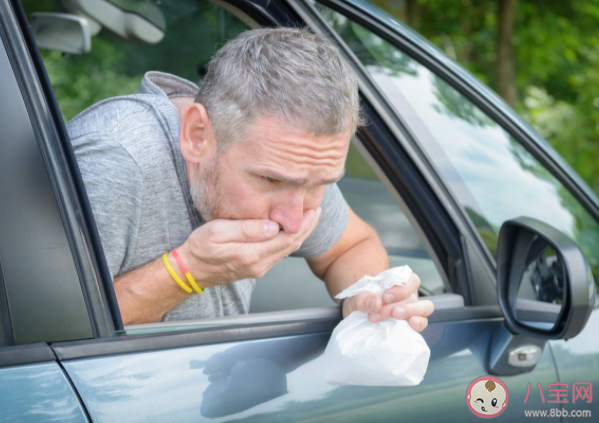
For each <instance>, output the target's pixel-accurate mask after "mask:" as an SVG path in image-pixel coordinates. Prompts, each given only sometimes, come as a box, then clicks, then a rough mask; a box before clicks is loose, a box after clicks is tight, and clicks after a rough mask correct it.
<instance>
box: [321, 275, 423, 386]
mask: <svg viewBox="0 0 599 423" xmlns="http://www.w3.org/2000/svg"><path fill="white" fill-rule="evenodd" d="M411 274H412V269H410V267H409V266H407V265H406V266H400V267H394V268H392V269H389V270H385V271H384V272H381V273H379V274H378V275H377V276H374V277H372V276H365V277H363V278H362V279H360V280H359V281H358V282H356V283H355V284H353V285H352V286H350V287H348V288H347V289H345V290H343V291H342V292H340V293H339V294H338V295H336V296H335V298H337V299H342V298H348V297H353V296H354V295H358V294H360V293H362V292H371V293H373V294H376V295H378V296H379V297H382V295H383V292H385V291H386V290H387V289H389V288H391V287H392V286H393V285H403V284H404V283H406V282H408V281H409V279H410V275H411ZM429 358H430V349H429V347H428V345H427V344H426V341H425V340H424V338H423V337H422V335H420V333H418V332H417V331H415V330H414V329H412V327H411V326H410V325H409V323H408V321H407V320H395V319H393V318H389V319H388V320H385V321H382V322H378V323H371V322H370V321H369V320H368V315H367V314H366V313H363V312H361V311H354V312H353V313H351V314H350V315H349V316H347V317H346V318H345V319H343V320H342V321H341V323H339V324H338V325H337V327H336V328H335V330H334V331H333V334H332V335H331V339H330V340H329V343H328V345H327V347H326V350H325V352H324V360H325V363H326V364H325V366H326V367H325V368H326V374H325V379H326V381H327V382H328V383H330V384H333V385H365V386H415V385H418V384H419V383H420V382H422V379H423V378H424V374H425V373H426V369H427V367H428V360H429Z"/></svg>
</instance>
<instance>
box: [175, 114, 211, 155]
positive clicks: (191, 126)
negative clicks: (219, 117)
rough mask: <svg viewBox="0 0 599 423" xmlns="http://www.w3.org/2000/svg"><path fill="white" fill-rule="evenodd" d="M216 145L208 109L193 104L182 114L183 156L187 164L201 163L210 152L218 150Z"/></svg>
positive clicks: (180, 142)
mask: <svg viewBox="0 0 599 423" xmlns="http://www.w3.org/2000/svg"><path fill="white" fill-rule="evenodd" d="M215 143H216V140H215V139H214V132H213V130H212V125H211V124H210V119H209V118H208V112H206V108H205V107H204V106H203V105H201V104H199V103H193V104H192V105H191V106H189V108H187V110H185V111H184V112H183V113H182V114H181V133H180V134H179V146H180V148H181V155H182V156H183V158H184V159H185V161H187V162H190V163H199V162H200V161H201V160H202V158H204V157H206V155H207V154H208V155H209V154H210V151H213V150H215V149H216V145H215Z"/></svg>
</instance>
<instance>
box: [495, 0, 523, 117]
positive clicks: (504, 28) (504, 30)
mask: <svg viewBox="0 0 599 423" xmlns="http://www.w3.org/2000/svg"><path fill="white" fill-rule="evenodd" d="M517 2H518V0H499V12H498V19H497V68H496V71H497V91H498V92H499V95H500V96H501V97H503V99H504V100H505V101H506V102H507V103H508V104H509V105H510V106H512V107H514V106H515V105H516V100H517V93H516V78H515V66H514V53H513V50H512V33H513V30H514V14H515V11H516V3H517Z"/></svg>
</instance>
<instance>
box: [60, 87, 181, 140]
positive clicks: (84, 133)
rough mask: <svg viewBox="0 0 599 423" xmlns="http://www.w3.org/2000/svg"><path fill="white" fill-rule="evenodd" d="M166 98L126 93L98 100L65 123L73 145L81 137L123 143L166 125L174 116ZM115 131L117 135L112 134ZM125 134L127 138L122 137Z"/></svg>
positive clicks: (174, 112)
mask: <svg viewBox="0 0 599 423" xmlns="http://www.w3.org/2000/svg"><path fill="white" fill-rule="evenodd" d="M176 113H177V112H176V108H174V106H173V105H172V104H170V101H169V100H168V98H166V97H163V96H159V95H152V94H130V95H126V96H120V97H111V98H108V99H106V100H102V101H100V102H98V103H96V104H94V105H92V106H90V107H89V108H87V109H85V110H84V111H82V112H81V113H79V114H78V115H77V116H75V117H74V118H73V119H71V121H69V123H68V124H67V131H68V133H69V137H70V138H71V141H72V142H73V144H74V146H75V147H76V146H77V141H78V140H79V139H81V138H85V137H90V136H95V137H98V136H99V137H103V138H111V137H112V138H114V139H115V140H116V141H117V142H120V143H122V144H125V143H126V142H127V141H130V140H131V139H139V138H140V135H141V133H143V132H146V131H147V132H153V131H154V129H155V127H164V126H165V125H167V126H168V121H169V120H172V119H173V118H175V117H178V116H177V115H176ZM115 134H118V136H114V135H115ZM126 135H129V137H126Z"/></svg>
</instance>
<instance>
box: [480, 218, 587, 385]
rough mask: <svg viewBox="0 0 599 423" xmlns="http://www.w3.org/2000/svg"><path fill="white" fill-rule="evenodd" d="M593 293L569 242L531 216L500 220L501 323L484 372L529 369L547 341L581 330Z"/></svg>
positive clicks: (584, 267)
mask: <svg viewBox="0 0 599 423" xmlns="http://www.w3.org/2000/svg"><path fill="white" fill-rule="evenodd" d="M595 295H596V294H595V283H594V281H593V275H592V273H591V269H590V266H589V264H588V262H587V261H586V259H585V258H584V256H583V254H582V252H581V251H580V249H579V248H578V246H577V245H576V244H575V243H574V242H573V241H572V240H571V239H570V238H568V237H567V236H566V235H564V234H563V233H561V232H560V231H558V230H557V229H555V228H553V227H551V226H549V225H547V224H546V223H543V222H541V221H539V220H537V219H533V218H530V217H518V218H516V219H512V220H509V221H507V222H505V223H504V224H503V225H502V226H501V229H500V231H499V242H498V251H497V298H498V300H499V307H500V308H501V311H502V313H503V316H504V317H505V320H504V324H502V325H500V326H499V327H498V328H497V331H496V332H495V334H494V336H493V340H492V343H491V347H490V353H489V359H488V360H489V361H488V367H487V369H488V372H489V374H495V375H515V374H520V373H525V372H529V371H531V370H532V369H534V368H535V366H536V365H537V363H538V362H539V361H540V359H541V356H542V354H543V349H544V348H545V344H546V343H547V340H548V339H570V338H573V337H575V336H576V335H578V334H579V333H580V332H581V331H582V329H583V328H584V326H585V324H586V322H587V321H588V319H589V316H590V315H591V312H592V310H593V307H594V305H595Z"/></svg>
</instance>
